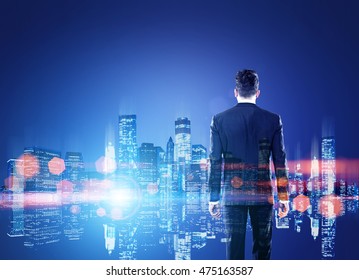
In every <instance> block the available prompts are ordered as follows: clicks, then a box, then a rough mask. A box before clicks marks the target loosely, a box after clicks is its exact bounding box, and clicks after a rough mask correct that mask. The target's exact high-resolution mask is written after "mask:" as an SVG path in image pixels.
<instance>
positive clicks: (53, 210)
mask: <svg viewBox="0 0 359 280" xmlns="http://www.w3.org/2000/svg"><path fill="white" fill-rule="evenodd" d="M27 155H28V156H31V157H33V158H36V159H37V164H38V172H37V174H36V175H35V176H33V177H31V178H28V179H27V180H26V182H25V191H26V195H27V199H26V203H27V205H26V206H27V207H25V208H24V233H25V241H24V245H25V246H26V247H30V248H33V247H37V246H42V245H47V244H50V243H56V242H59V241H60V236H61V228H60V226H61V223H62V211H61V201H58V188H61V187H62V182H61V181H62V175H61V174H60V175H56V174H53V173H52V172H51V169H50V167H49V162H50V161H51V160H52V159H53V158H60V157H61V154H60V153H59V152H55V151H51V150H46V149H40V148H37V147H33V148H27V149H25V150H24V156H27Z"/></svg>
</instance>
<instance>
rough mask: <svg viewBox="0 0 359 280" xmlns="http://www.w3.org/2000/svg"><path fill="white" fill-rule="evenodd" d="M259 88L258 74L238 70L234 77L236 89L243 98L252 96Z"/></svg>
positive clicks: (246, 70) (252, 71)
mask: <svg viewBox="0 0 359 280" xmlns="http://www.w3.org/2000/svg"><path fill="white" fill-rule="evenodd" d="M258 88H259V78H258V74H257V73H256V72H255V71H254V70H248V69H244V70H240V71H238V73H237V75H236V89H237V91H238V94H239V95H240V96H241V97H243V98H250V97H252V96H254V95H255V94H256V93H257V91H258Z"/></svg>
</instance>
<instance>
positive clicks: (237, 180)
mask: <svg viewBox="0 0 359 280" xmlns="http://www.w3.org/2000/svg"><path fill="white" fill-rule="evenodd" d="M231 185H232V187H233V188H235V189H238V188H240V187H241V186H242V185H243V180H242V179H241V178H239V177H237V176H234V177H233V178H232V180H231Z"/></svg>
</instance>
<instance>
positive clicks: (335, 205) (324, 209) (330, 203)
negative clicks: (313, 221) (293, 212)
mask: <svg viewBox="0 0 359 280" xmlns="http://www.w3.org/2000/svg"><path fill="white" fill-rule="evenodd" d="M319 210H320V213H321V214H322V216H323V217H326V218H336V217H338V216H341V215H342V214H343V202H342V200H341V198H340V197H339V196H336V195H327V196H323V197H322V198H321V199H320V200H319Z"/></svg>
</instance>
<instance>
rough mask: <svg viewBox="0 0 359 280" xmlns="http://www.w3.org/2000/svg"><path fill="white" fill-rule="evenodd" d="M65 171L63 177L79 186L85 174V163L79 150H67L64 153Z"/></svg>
mask: <svg viewBox="0 0 359 280" xmlns="http://www.w3.org/2000/svg"><path fill="white" fill-rule="evenodd" d="M65 167H66V169H65V172H64V176H63V177H64V178H66V179H67V180H69V181H71V182H73V183H75V184H76V188H79V185H80V184H81V181H82V180H84V176H85V165H84V160H83V157H82V153H80V152H67V153H66V155H65Z"/></svg>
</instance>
